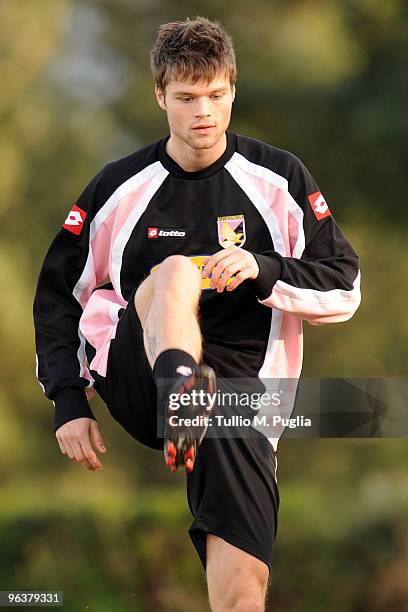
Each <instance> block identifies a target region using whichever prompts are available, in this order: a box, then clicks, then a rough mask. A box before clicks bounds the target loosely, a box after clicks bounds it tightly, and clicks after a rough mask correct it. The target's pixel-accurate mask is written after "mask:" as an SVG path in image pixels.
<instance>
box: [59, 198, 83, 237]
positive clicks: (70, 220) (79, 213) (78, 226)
mask: <svg viewBox="0 0 408 612" xmlns="http://www.w3.org/2000/svg"><path fill="white" fill-rule="evenodd" d="M85 218H86V212H85V211H84V210H82V208H79V206H77V205H76V204H74V205H73V207H72V208H71V210H70V211H69V213H68V217H67V218H66V219H65V223H64V225H63V226H62V227H65V229H66V230H68V231H69V232H72V233H73V234H76V235H77V236H79V234H80V233H81V232H82V228H83V226H84V221H85Z"/></svg>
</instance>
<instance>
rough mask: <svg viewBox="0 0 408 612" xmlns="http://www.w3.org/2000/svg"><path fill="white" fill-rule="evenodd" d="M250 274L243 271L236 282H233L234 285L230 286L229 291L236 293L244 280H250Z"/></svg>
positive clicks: (235, 279) (237, 276) (236, 278)
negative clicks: (235, 290)
mask: <svg viewBox="0 0 408 612" xmlns="http://www.w3.org/2000/svg"><path fill="white" fill-rule="evenodd" d="M249 276H250V273H249V272H244V271H243V270H241V272H239V273H238V274H237V275H236V277H235V278H234V280H233V281H232V283H231V284H230V285H228V287H227V291H234V289H236V288H237V287H239V285H240V284H241V283H243V282H244V280H246V279H247V278H249Z"/></svg>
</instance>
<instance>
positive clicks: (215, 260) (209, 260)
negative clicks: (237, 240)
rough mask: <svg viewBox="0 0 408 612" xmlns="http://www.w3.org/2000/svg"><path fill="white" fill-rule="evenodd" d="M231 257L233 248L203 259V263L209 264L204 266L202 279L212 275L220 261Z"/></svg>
mask: <svg viewBox="0 0 408 612" xmlns="http://www.w3.org/2000/svg"><path fill="white" fill-rule="evenodd" d="M229 255H231V247H230V248H228V249H221V251H217V253H214V255H211V256H210V257H203V263H205V262H207V263H206V264H205V266H204V269H203V272H202V277H203V278H206V276H208V275H209V274H210V273H211V270H212V269H213V268H214V266H216V265H217V263H218V262H219V261H221V260H222V259H224V257H228V256H229Z"/></svg>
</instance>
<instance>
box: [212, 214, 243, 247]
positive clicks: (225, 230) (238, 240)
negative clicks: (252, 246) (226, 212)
mask: <svg viewBox="0 0 408 612" xmlns="http://www.w3.org/2000/svg"><path fill="white" fill-rule="evenodd" d="M217 229H218V242H219V243H220V245H221V246H222V247H223V248H224V249H228V247H231V246H233V245H235V246H242V245H243V244H244V242H245V239H246V233H245V218H244V215H231V216H227V217H217Z"/></svg>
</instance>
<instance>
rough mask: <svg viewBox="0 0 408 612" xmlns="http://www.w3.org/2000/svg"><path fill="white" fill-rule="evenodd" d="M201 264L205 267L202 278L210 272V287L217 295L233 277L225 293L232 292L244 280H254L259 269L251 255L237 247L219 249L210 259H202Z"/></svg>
mask: <svg viewBox="0 0 408 612" xmlns="http://www.w3.org/2000/svg"><path fill="white" fill-rule="evenodd" d="M203 263H205V266H204V269H203V274H202V276H203V278H206V277H207V276H209V274H210V273H211V272H212V278H211V282H210V287H211V289H215V288H216V289H217V292H218V293H221V292H222V291H224V289H225V286H226V284H227V282H228V280H229V279H230V278H231V276H233V275H235V278H234V280H233V281H232V282H231V283H230V284H229V285H228V286H227V291H234V289H236V288H237V287H238V286H239V285H240V284H241V283H242V282H243V281H244V280H246V279H248V278H256V277H257V276H258V274H259V267H258V264H257V261H256V259H255V257H254V256H253V255H252V253H250V252H249V251H245V250H244V249H241V248H240V247H237V246H231V247H228V249H221V251H218V252H217V253H214V255H211V257H204V259H203Z"/></svg>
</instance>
